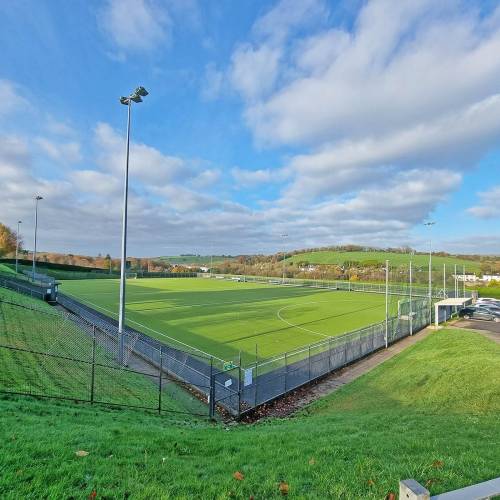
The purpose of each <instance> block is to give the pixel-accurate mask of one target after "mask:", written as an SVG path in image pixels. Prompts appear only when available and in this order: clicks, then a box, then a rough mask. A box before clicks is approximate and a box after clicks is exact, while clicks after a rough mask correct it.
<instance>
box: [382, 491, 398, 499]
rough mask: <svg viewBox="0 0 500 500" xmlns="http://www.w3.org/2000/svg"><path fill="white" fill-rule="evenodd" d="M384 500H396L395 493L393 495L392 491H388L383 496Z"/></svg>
mask: <svg viewBox="0 0 500 500" xmlns="http://www.w3.org/2000/svg"><path fill="white" fill-rule="evenodd" d="M385 500H396V493H394V491H389V492H388V493H387V495H386V496H385Z"/></svg>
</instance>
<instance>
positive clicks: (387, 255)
mask: <svg viewBox="0 0 500 500" xmlns="http://www.w3.org/2000/svg"><path fill="white" fill-rule="evenodd" d="M386 260H389V262H390V265H391V266H392V267H397V266H402V265H408V264H409V262H410V255H409V254H404V253H395V252H335V251H320V252H307V253H299V254H296V255H293V256H292V257H289V258H288V259H287V261H289V262H294V263H298V262H309V263H310V264H337V265H342V264H344V263H345V262H360V263H361V264H363V263H368V262H369V263H372V262H375V263H378V264H385V261H386ZM412 260H413V264H414V266H415V267H426V266H428V264H429V255H428V254H419V255H414V256H413V259H412ZM443 264H446V265H447V266H450V270H451V266H454V265H455V264H457V266H458V270H457V272H460V273H462V266H465V270H466V272H478V271H479V262H474V261H472V260H464V259H458V258H456V257H438V256H437V255H433V256H432V268H433V269H435V270H439V271H441V270H442V269H443Z"/></svg>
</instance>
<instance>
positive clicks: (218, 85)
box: [201, 63, 225, 101]
mask: <svg viewBox="0 0 500 500" xmlns="http://www.w3.org/2000/svg"><path fill="white" fill-rule="evenodd" d="M224 78H225V76H224V72H223V71H220V70H218V69H217V67H216V66H215V64H214V63H208V64H207V65H206V66H205V74H204V76H203V79H202V87H201V97H202V98H203V99H205V100H207V101H210V100H212V99H215V98H217V97H218V96H219V95H220V93H221V91H222V87H223V85H224Z"/></svg>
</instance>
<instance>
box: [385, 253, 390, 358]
mask: <svg viewBox="0 0 500 500" xmlns="http://www.w3.org/2000/svg"><path fill="white" fill-rule="evenodd" d="M388 344H389V261H388V260H386V261H385V348H386V349H387V347H388Z"/></svg>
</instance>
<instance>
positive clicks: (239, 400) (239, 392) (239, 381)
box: [238, 351, 241, 419]
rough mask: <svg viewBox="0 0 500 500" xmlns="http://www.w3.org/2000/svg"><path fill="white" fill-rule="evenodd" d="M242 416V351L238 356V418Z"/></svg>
mask: <svg viewBox="0 0 500 500" xmlns="http://www.w3.org/2000/svg"><path fill="white" fill-rule="evenodd" d="M240 416H241V351H240V354H239V356H238V419H239V418H240Z"/></svg>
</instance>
